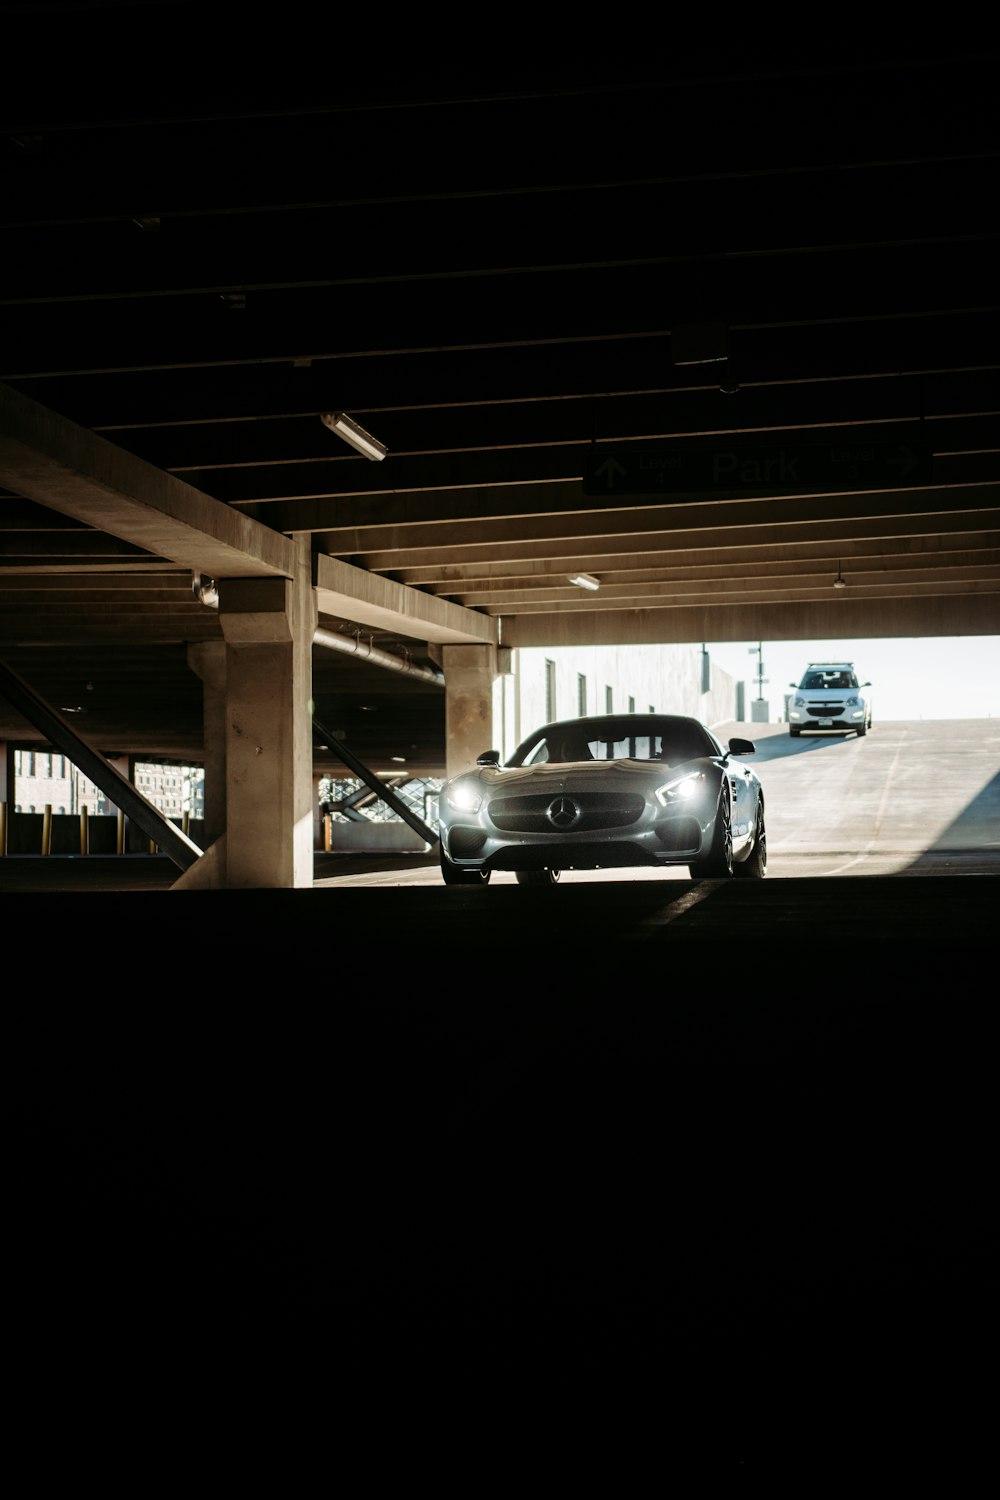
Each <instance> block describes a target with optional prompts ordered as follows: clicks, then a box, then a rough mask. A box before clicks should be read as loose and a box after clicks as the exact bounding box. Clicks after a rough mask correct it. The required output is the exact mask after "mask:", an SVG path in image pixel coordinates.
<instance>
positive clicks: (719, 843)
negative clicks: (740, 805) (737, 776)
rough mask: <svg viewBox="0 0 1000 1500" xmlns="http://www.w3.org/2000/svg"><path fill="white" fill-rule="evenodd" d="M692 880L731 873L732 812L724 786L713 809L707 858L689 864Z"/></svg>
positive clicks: (722, 876) (714, 877)
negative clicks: (716, 805) (712, 826)
mask: <svg viewBox="0 0 1000 1500" xmlns="http://www.w3.org/2000/svg"><path fill="white" fill-rule="evenodd" d="M688 869H689V870H690V872H691V879H692V880H725V879H728V877H729V876H730V875H731V874H732V873H733V814H732V809H731V808H730V806H729V793H728V791H727V789H726V788H725V787H723V789H722V792H721V794H720V796H719V805H718V807H717V808H716V811H715V831H714V833H713V834H712V847H711V849H710V850H709V853H708V858H707V859H701V860H698V861H697V862H696V863H695V864H693V865H689V866H688Z"/></svg>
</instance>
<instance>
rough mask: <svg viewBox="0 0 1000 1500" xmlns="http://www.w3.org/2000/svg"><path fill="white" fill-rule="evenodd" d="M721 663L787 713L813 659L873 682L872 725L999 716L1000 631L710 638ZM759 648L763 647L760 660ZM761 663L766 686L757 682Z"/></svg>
mask: <svg viewBox="0 0 1000 1500" xmlns="http://www.w3.org/2000/svg"><path fill="white" fill-rule="evenodd" d="M706 646H707V648H708V652H709V655H710V657H711V659H712V661H713V662H714V663H715V665H716V666H718V667H721V668H722V670H723V671H724V672H728V673H729V675H730V677H733V678H735V679H736V681H737V682H745V683H746V684H747V689H746V691H747V706H748V707H749V705H750V703H751V701H752V700H753V699H755V698H757V697H762V698H764V699H766V700H767V701H768V702H769V703H770V717H771V719H772V720H780V719H781V718H782V717H783V715H784V703H785V699H784V695H785V693H786V692H789V691H790V686H789V685H790V684H791V683H793V682H794V683H798V681H799V679H800V678H801V676H802V673H803V671H804V670H805V668H806V666H807V664H808V663H809V662H810V661H853V663H854V669H855V671H856V672H857V674H858V681H859V682H866V681H870V682H871V694H872V722H873V724H874V723H875V722H877V721H878V720H879V719H1000V636H996V635H968V636H932V637H929V638H925V639H920V640H916V639H909V638H908V639H905V640H874V641H855V640H848V641H845V640H830V641H747V642H745V643H743V642H739V641H721V642H715V643H713V642H711V641H708V642H706ZM758 647H761V648H762V649H761V654H760V658H759V659H758V654H757V652H758ZM759 661H761V662H763V676H764V679H765V680H764V683H763V686H762V687H760V688H759V687H758V678H757V674H758V671H759Z"/></svg>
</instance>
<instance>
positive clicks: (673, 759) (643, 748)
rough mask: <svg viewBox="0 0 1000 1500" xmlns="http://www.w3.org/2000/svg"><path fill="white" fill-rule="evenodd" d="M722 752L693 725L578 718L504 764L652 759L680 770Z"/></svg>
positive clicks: (553, 727)
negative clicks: (677, 766)
mask: <svg viewBox="0 0 1000 1500" xmlns="http://www.w3.org/2000/svg"><path fill="white" fill-rule="evenodd" d="M723 753H724V752H723V750H722V747H721V746H720V745H719V744H718V742H717V741H716V740H714V739H713V738H712V736H711V735H710V734H709V733H708V731H707V730H706V729H705V728H704V727H703V726H702V725H701V724H699V723H698V722H697V721H695V720H691V719H683V718H680V719H671V718H653V717H650V718H649V719H643V720H627V719H626V720H615V719H578V720H574V721H571V722H568V723H562V724H549V725H547V726H546V727H545V729H543V730H540V731H539V733H538V734H537V735H533V736H532V737H531V738H530V739H528V740H526V741H525V742H524V744H523V745H521V746H519V748H518V749H517V750H515V752H514V754H513V755H512V756H511V758H510V760H509V761H508V765H511V766H537V765H542V764H544V763H546V762H552V761H554V762H562V763H568V762H570V761H581V760H646V761H650V760H655V761H659V762H660V763H661V764H666V765H673V766H676V765H681V764H683V762H684V761H688V760H697V759H698V758H699V757H701V756H705V755H720V754H723Z"/></svg>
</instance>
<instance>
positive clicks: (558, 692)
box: [482, 645, 738, 759]
mask: <svg viewBox="0 0 1000 1500" xmlns="http://www.w3.org/2000/svg"><path fill="white" fill-rule="evenodd" d="M547 662H552V663H553V666H554V673H553V678H554V686H555V711H554V713H551V714H550V713H548V712H547V701H546V683H547V680H548V671H547V667H546V663H547ZM511 665H512V675H511V676H510V677H500V678H498V679H497V683H496V685H495V689H494V730H495V739H494V744H495V745H496V747H497V748H499V749H500V750H501V751H502V752H503V757H504V759H506V757H507V756H508V755H509V754H510V753H511V751H512V750H514V748H515V747H516V746H517V745H519V744H520V742H521V740H522V739H524V738H525V736H526V735H528V734H530V733H531V731H532V730H533V729H535V728H537V727H538V725H539V724H544V723H546V722H547V721H548V720H549V719H550V718H555V719H569V718H575V717H576V716H577V715H578V714H579V713H580V712H581V709H580V703H579V679H580V677H581V676H582V677H583V678H584V679H585V681H586V693H587V706H586V710H585V712H587V713H590V714H603V713H606V712H607V711H608V710H607V701H606V700H607V690H608V689H609V688H610V689H611V704H612V707H611V711H612V712H613V713H626V712H628V711H629V699H630V698H634V699H635V712H636V713H646V712H648V711H649V710H651V709H652V710H653V711H655V712H657V713H671V714H691V715H692V716H693V717H694V718H696V719H701V720H702V721H703V722H704V723H705V724H707V725H708V726H709V728H711V727H713V726H714V725H715V724H722V723H729V722H731V721H732V720H734V719H736V718H737V713H738V702H737V696H738V695H737V684H736V682H735V680H734V679H733V678H732V677H730V676H729V674H728V673H727V672H723V671H722V670H721V669H718V668H715V667H713V666H712V664H711V658H709V663H708V676H709V690H708V691H707V692H703V691H702V679H703V659H702V650H701V647H700V646H692V645H684V646H564V647H556V648H544V647H525V648H521V649H520V650H515V651H512V652H511ZM482 748H483V749H484V750H485V749H488V748H489V747H488V746H486V745H484V746H483V747H482Z"/></svg>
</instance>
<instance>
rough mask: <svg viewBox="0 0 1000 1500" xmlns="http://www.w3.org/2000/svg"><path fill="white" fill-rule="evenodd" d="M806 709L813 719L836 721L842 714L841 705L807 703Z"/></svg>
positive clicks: (842, 706)
mask: <svg viewBox="0 0 1000 1500" xmlns="http://www.w3.org/2000/svg"><path fill="white" fill-rule="evenodd" d="M806 708H807V709H808V710H809V715H810V717H811V718H813V719H838V718H839V717H840V715H841V714H842V713H843V712H844V705H843V704H842V703H807V704H806Z"/></svg>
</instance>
